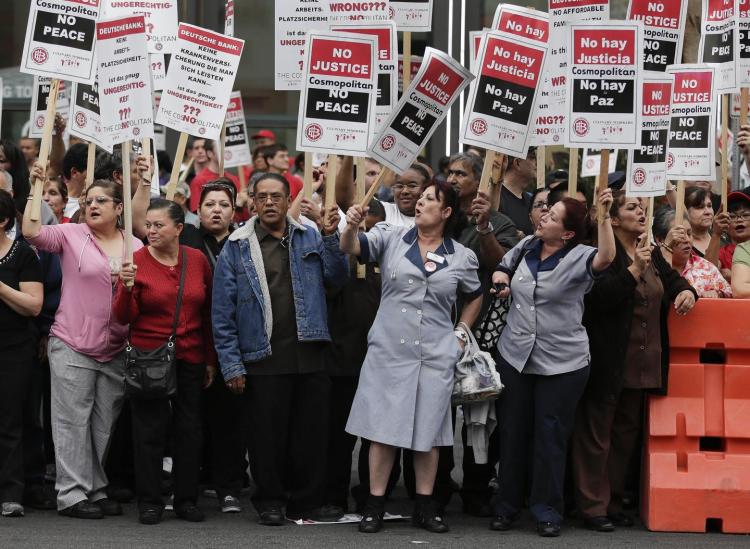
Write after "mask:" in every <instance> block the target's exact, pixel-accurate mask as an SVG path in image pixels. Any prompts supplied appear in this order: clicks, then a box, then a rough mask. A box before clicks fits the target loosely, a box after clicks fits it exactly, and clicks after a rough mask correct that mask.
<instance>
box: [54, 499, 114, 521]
mask: <svg viewBox="0 0 750 549" xmlns="http://www.w3.org/2000/svg"><path fill="white" fill-rule="evenodd" d="M57 513H58V514H60V515H62V516H64V517H73V518H81V519H100V518H103V517H104V513H102V509H101V507H99V506H98V505H96V504H94V503H91V502H89V501H86V500H83V501H79V502H78V503H76V504H75V505H71V506H70V507H66V508H65V509H60V510H59V511H58V512H57Z"/></svg>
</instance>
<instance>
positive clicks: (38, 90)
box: [29, 76, 70, 138]
mask: <svg viewBox="0 0 750 549" xmlns="http://www.w3.org/2000/svg"><path fill="white" fill-rule="evenodd" d="M51 84H52V79H51V78H47V77H46V76H35V77H34V85H33V86H32V88H31V116H30V117H29V137H37V138H39V137H42V134H43V133H44V132H43V130H44V117H45V116H46V114H47V99H48V98H49V90H50V85H51ZM55 111H56V112H57V113H59V114H60V116H62V117H63V118H67V116H68V113H69V112H70V98H69V96H68V88H67V86H66V85H65V82H60V87H59V88H58V92H57V105H56V108H55ZM52 133H53V135H54V131H53V132H52Z"/></svg>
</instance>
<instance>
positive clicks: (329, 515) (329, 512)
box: [289, 505, 344, 522]
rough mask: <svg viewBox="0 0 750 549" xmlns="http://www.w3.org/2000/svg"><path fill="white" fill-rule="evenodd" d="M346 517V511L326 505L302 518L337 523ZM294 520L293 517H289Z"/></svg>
mask: <svg viewBox="0 0 750 549" xmlns="http://www.w3.org/2000/svg"><path fill="white" fill-rule="evenodd" d="M343 516H344V510H343V509H342V508H341V507H338V506H336V505H324V506H323V507H320V508H318V509H315V510H314V511H311V512H309V513H305V514H304V515H303V516H302V517H301V518H304V519H308V520H314V521H315V522H337V521H338V520H339V519H340V518H342V517H343ZM289 518H292V517H289Z"/></svg>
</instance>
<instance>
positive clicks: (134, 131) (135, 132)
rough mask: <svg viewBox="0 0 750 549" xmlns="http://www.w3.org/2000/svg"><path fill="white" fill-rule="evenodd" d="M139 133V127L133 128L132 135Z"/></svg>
mask: <svg viewBox="0 0 750 549" xmlns="http://www.w3.org/2000/svg"><path fill="white" fill-rule="evenodd" d="M139 133H141V129H140V128H133V135H138V134H139Z"/></svg>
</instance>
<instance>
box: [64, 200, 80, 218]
mask: <svg viewBox="0 0 750 549" xmlns="http://www.w3.org/2000/svg"><path fill="white" fill-rule="evenodd" d="M79 209H80V206H79V204H78V197H75V198H73V197H72V196H70V197H68V202H67V203H66V204H65V210H63V217H67V218H68V219H70V218H72V217H73V214H74V213H76V212H77V211H78V210H79Z"/></svg>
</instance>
